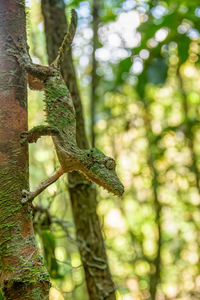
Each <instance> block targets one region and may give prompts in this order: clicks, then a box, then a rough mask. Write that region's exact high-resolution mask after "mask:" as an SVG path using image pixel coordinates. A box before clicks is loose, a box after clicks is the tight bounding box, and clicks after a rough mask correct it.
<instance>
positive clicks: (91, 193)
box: [42, 0, 115, 300]
mask: <svg viewBox="0 0 200 300" xmlns="http://www.w3.org/2000/svg"><path fill="white" fill-rule="evenodd" d="M64 11H65V4H64V1H63V0H59V1H57V0H42V13H43V16H44V22H45V31H46V41H47V52H48V56H49V63H51V62H52V61H53V60H54V59H55V57H56V56H57V52H58V47H59V46H60V44H61V42H62V39H63V37H64V34H65V33H66V31H67V21H66V16H65V12H64ZM62 73H63V76H64V79H65V82H66V84H67V86H68V88H69V90H70V93H71V95H72V99H73V103H74V107H75V110H76V122H77V123H76V127H77V128H76V138H77V144H78V146H79V147H80V148H82V149H87V148H88V141H87V138H86V134H85V127H84V119H83V113H82V105H81V99H80V95H79V91H78V86H77V82H76V75H75V70H74V66H73V62H72V55H71V53H70V54H69V55H67V56H66V57H65V59H64V62H63V65H62ZM68 179H69V183H70V188H69V193H70V198H71V203H72V210H73V215H74V222H75V227H76V236H77V242H78V245H79V251H80V255H81V259H82V263H83V266H84V270H85V275H86V284H87V288H88V293H89V298H90V299H93V300H100V299H107V300H114V299H115V287H114V284H113V281H112V278H111V274H110V270H109V267H108V263H107V257H106V252H105V246H104V242H103V237H102V234H101V228H100V223H99V219H98V216H97V213H96V206H97V201H96V190H95V188H94V186H93V185H92V184H91V183H90V182H88V181H87V180H86V179H85V178H84V177H83V176H81V175H80V174H79V173H77V172H73V173H70V174H69V176H68Z"/></svg>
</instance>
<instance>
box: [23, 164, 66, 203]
mask: <svg viewBox="0 0 200 300" xmlns="http://www.w3.org/2000/svg"><path fill="white" fill-rule="evenodd" d="M63 174H64V171H63V169H62V168H60V169H59V170H58V171H57V172H56V173H55V174H54V175H52V176H51V177H49V178H48V179H46V180H45V181H43V182H42V183H40V185H39V186H38V188H37V189H36V190H35V191H33V192H28V191H27V190H23V191H22V200H21V203H22V204H23V205H24V204H26V203H27V202H31V201H33V200H34V198H35V197H36V196H38V195H39V194H40V193H42V192H43V191H44V190H45V189H46V188H47V187H48V186H50V185H51V184H52V183H54V182H55V181H56V180H58V178H60V176H61V175H63Z"/></svg>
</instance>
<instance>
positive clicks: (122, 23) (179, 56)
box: [26, 0, 200, 300]
mask: <svg viewBox="0 0 200 300" xmlns="http://www.w3.org/2000/svg"><path fill="white" fill-rule="evenodd" d="M65 4H66V15H67V16H69V12H70V9H71V8H75V9H76V11H77V13H78V28H77V33H76V36H75V39H74V42H73V59H74V63H75V68H76V74H77V80H78V84H79V89H80V93H81V98H82V104H83V108H84V116H85V122H86V129H87V134H88V137H89V140H90V141H92V143H93V144H94V143H95V146H96V147H97V148H99V149H101V150H103V151H104V153H106V154H107V155H110V156H111V157H114V158H115V159H116V161H117V172H118V174H119V176H120V178H121V180H122V182H123V184H124V186H125V194H124V196H123V198H122V199H120V198H116V197H114V196H112V195H110V194H108V193H107V192H106V191H104V190H102V189H101V188H98V197H97V200H98V207H97V212H98V215H99V218H100V222H101V230H102V232H103V236H104V239H105V245H106V252H107V255H108V261H109V266H110V270H111V273H112V278H113V280H114V282H115V285H116V297H117V299H119V300H122V299H123V300H133V299H150V298H151V299H154V298H155V297H156V298H155V299H159V300H163V299H181V300H189V299H199V298H200V256H199V252H198V251H199V241H200V210H199V209H200V181H199V180H200V179H199V168H200V146H199V145H200V130H199V114H200V106H199V103H200V70H199V67H200V65H199V64H200V60H199V52H200V34H199V30H200V25H199V24H200V6H198V5H199V1H194V0H191V1H189V2H188V1H183V0H179V1H170V0H168V1H148V0H146V1H134V0H126V1H120V0H109V1H98V0H97V1H96V2H95V0H94V1H93V2H92V1H79V0H74V1H73V0H72V1H65ZM94 5H96V7H97V13H96V15H95V16H94V14H93V12H94V11H93V6H94ZM26 7H27V8H26V11H27V29H28V44H29V46H30V53H31V56H32V58H33V61H34V62H35V63H41V64H48V58H47V52H46V46H45V33H44V22H43V16H42V13H41V8H40V1H37V0H29V1H27V3H26ZM92 14H93V18H92ZM94 17H95V19H94ZM94 20H95V22H96V25H97V26H96V27H95V26H94V22H93V21H94ZM97 29H98V30H97ZM95 30H96V31H95ZM95 48H96V49H95ZM94 49H95V51H94ZM94 52H95V54H94ZM28 99H29V104H28V105H29V128H32V127H33V126H34V125H36V124H37V125H38V124H41V123H42V122H43V121H44V112H43V102H42V99H43V95H42V93H41V92H36V91H31V90H29V97H28ZM29 149H30V182H31V189H32V190H33V189H34V188H36V186H37V185H38V182H39V181H40V180H42V179H44V178H46V177H47V176H50V175H51V174H52V173H53V172H54V170H55V169H57V168H58V161H57V160H56V155H55V151H54V150H53V146H52V142H51V139H50V138H43V139H41V140H39V141H38V142H37V144H34V145H31V146H30V147H29ZM39 179H40V180H39ZM65 189H66V178H64V177H63V178H62V179H60V180H59V181H58V182H57V183H55V184H53V185H52V186H50V187H49V188H48V189H47V190H46V191H45V192H43V193H42V194H41V195H40V196H38V197H37V199H36V200H34V204H35V206H37V207H42V208H45V209H47V210H48V213H49V214H50V215H51V217H52V218H54V219H56V220H61V219H62V220H65V223H64V224H65V226H64V229H63V230H62V229H61V227H59V226H56V225H55V224H51V226H50V227H49V226H47V224H46V223H45V222H46V221H45V220H46V219H45V218H46V216H44V215H42V214H41V212H40V213H38V212H37V213H35V216H34V223H35V232H36V237H37V241H38V244H39V247H40V250H41V252H42V253H43V256H44V259H45V263H46V266H47V269H48V272H49V274H50V276H51V281H52V284H53V288H52V289H51V294H50V299H57V300H62V299H72V300H83V299H84V300H87V299H89V298H87V297H88V296H87V289H86V284H85V279H84V278H85V277H84V271H83V268H82V266H81V260H80V255H79V252H78V248H77V245H76V242H75V241H74V224H73V217H72V212H71V207H70V200H69V198H67V196H66V193H65ZM43 218H44V219H43ZM155 294H156V296H155Z"/></svg>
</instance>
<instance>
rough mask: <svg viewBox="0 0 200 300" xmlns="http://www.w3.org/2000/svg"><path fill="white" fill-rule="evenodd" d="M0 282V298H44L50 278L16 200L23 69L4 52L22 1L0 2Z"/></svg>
mask: <svg viewBox="0 0 200 300" xmlns="http://www.w3.org/2000/svg"><path fill="white" fill-rule="evenodd" d="M0 28H1V30H0V112H1V113H0V285H1V288H2V291H3V296H4V299H11V300H12V299H13V300H19V299H34V300H35V299H48V294H49V293H48V291H49V277H48V274H47V272H46V270H45V268H44V267H43V264H42V262H41V257H40V255H39V252H38V249H37V246H36V242H35V238H34V232H33V226H32V209H31V207H30V206H28V205H25V206H22V204H21V192H22V190H23V189H27V190H28V147H27V145H26V146H21V144H20V133H21V132H22V131H24V130H27V91H26V74H25V72H23V71H22V70H21V68H20V67H19V65H18V63H17V61H16V59H15V58H14V57H12V56H10V55H9V54H8V49H9V48H13V47H14V44H13V39H14V40H21V41H23V40H25V38H26V33H25V7H24V2H23V1H21V0H9V1H0Z"/></svg>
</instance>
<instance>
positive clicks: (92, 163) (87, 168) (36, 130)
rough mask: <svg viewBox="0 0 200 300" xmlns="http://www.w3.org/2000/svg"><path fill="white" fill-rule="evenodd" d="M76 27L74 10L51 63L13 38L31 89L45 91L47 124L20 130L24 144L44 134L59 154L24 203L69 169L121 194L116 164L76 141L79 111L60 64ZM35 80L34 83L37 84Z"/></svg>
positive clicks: (24, 193) (122, 188)
mask: <svg viewBox="0 0 200 300" xmlns="http://www.w3.org/2000/svg"><path fill="white" fill-rule="evenodd" d="M76 26H77V14H76V11H75V10H72V12H71V23H70V25H69V28H68V31H67V33H66V34H65V36H64V39H63V42H62V44H61V47H60V48H59V51H58V56H57V57H56V59H55V60H54V61H53V63H51V64H50V65H49V66H41V65H38V64H34V63H33V62H32V59H31V57H30V55H29V52H28V46H27V45H25V46H24V45H23V43H22V42H20V43H19V42H16V41H13V43H14V45H15V49H14V50H13V49H9V53H10V54H11V55H13V56H15V57H16V59H17V60H18V63H19V64H20V66H21V67H22V68H23V69H24V70H25V71H26V72H27V73H28V76H29V79H30V78H31V79H32V88H34V85H35V86H39V87H40V88H39V89H43V90H44V95H45V96H44V102H45V112H46V123H47V125H39V126H35V127H33V128H32V129H30V130H29V131H25V132H22V133H21V144H22V145H23V144H25V143H26V142H28V143H33V142H37V140H38V139H39V138H40V137H42V136H51V137H52V139H53V143H54V146H55V150H56V153H57V157H58V160H59V163H60V165H61V167H60V169H59V170H58V171H57V172H56V173H55V174H54V175H52V176H51V177H50V178H48V179H47V180H45V181H43V182H42V183H41V184H40V185H39V186H38V188H37V189H36V190H35V191H32V192H31V191H29V192H28V191H26V190H23V191H22V194H23V198H22V203H26V202H27V201H32V200H33V199H34V198H35V197H36V196H37V195H39V194H40V193H41V192H42V191H43V190H44V189H46V188H47V187H48V186H49V185H50V184H52V183H53V182H55V181H56V180H57V179H58V178H59V177H60V176H61V175H63V174H64V173H67V172H72V171H78V172H80V173H82V174H83V175H84V176H85V177H86V178H87V179H88V180H89V181H91V182H93V183H95V184H97V185H99V186H101V187H103V188H104V189H106V190H107V191H108V192H111V193H112V194H114V195H116V196H122V194H123V193H124V186H123V184H122V183H121V181H120V179H119V178H118V176H117V173H116V170H115V169H116V163H115V160H114V159H113V158H111V157H108V156H106V155H105V154H104V153H103V152H102V151H100V150H99V149H97V148H92V149H81V148H79V147H78V145H77V142H76V114H75V109H74V105H73V101H72V97H71V95H70V92H69V90H68V87H67V86H66V84H65V82H64V79H63V77H62V74H61V70H60V67H61V63H62V61H63V58H64V55H65V54H66V53H67V52H68V51H69V49H70V47H71V44H72V41H73V38H74V35H75V31H76ZM34 81H35V83H34Z"/></svg>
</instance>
